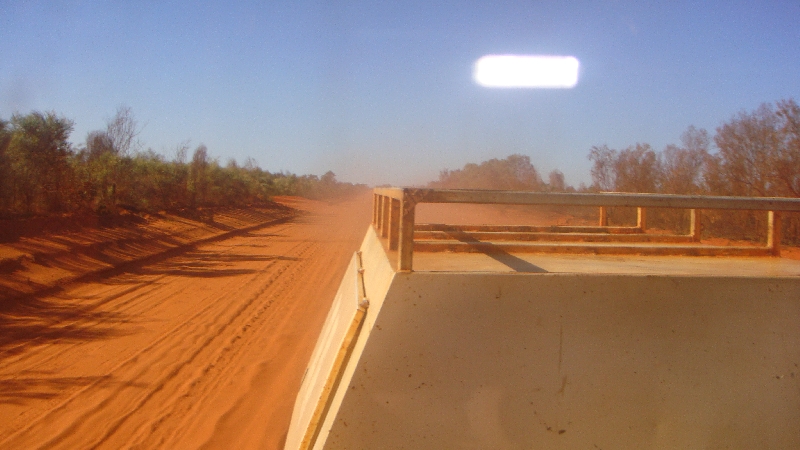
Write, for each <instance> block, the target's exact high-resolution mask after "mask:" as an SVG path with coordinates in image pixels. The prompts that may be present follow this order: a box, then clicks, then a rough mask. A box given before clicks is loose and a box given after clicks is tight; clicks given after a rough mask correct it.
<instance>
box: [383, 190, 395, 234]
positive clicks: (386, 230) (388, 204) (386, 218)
mask: <svg viewBox="0 0 800 450" xmlns="http://www.w3.org/2000/svg"><path fill="white" fill-rule="evenodd" d="M391 202H392V198H391V197H388V196H384V197H383V201H382V202H381V204H382V205H381V237H387V236H389V211H390V209H391Z"/></svg>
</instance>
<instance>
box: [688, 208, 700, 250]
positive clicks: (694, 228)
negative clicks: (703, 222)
mask: <svg viewBox="0 0 800 450" xmlns="http://www.w3.org/2000/svg"><path fill="white" fill-rule="evenodd" d="M689 236H691V237H692V240H693V241H695V242H700V210H699V209H690V210H689Z"/></svg>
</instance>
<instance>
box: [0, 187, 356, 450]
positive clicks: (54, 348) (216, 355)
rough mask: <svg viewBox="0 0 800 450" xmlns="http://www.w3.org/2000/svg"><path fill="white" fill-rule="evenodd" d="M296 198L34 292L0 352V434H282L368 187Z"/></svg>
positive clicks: (70, 438)
mask: <svg viewBox="0 0 800 450" xmlns="http://www.w3.org/2000/svg"><path fill="white" fill-rule="evenodd" d="M289 206H293V207H295V208H298V209H300V210H303V211H305V212H304V213H303V214H301V215H300V216H298V217H297V218H296V219H294V220H293V221H291V222H288V223H283V224H279V225H273V226H268V227H264V228H261V229H258V230H255V231H251V232H249V233H247V234H244V235H240V236H236V237H232V238H230V239H226V240H223V241H219V242H214V243H209V244H204V245H200V246H197V247H196V248H195V249H193V250H191V251H188V252H186V253H184V254H182V255H179V256H176V257H173V258H169V259H165V260H162V261H160V262H158V263H155V264H152V265H145V266H140V267H136V268H134V269H131V270H128V271H126V272H124V273H122V274H119V275H117V276H113V277H110V278H106V279H101V280H97V281H93V282H87V283H80V284H73V285H71V286H69V287H68V288H66V289H64V290H63V291H61V292H58V293H56V294H54V295H53V296H51V297H41V298H38V299H36V301H38V302H41V303H42V304H50V305H52V306H53V307H54V308H58V309H59V310H60V311H62V312H63V311H69V313H68V314H61V315H59V317H60V319H59V320H55V319H54V320H52V321H51V322H49V323H46V324H43V325H42V332H41V333H39V334H38V336H37V337H36V338H33V339H32V340H31V341H29V342H26V343H25V345H24V346H19V347H18V349H17V350H16V351H8V350H7V349H6V351H4V352H3V353H0V424H1V425H0V448H65V449H66V448H127V447H140V448H209V449H214V448H238V449H244V448H267V449H271V448H281V447H282V445H283V440H284V439H285V433H286V431H287V429H288V426H289V420H290V416H291V412H292V407H293V405H294V399H295V396H296V394H297V390H298V389H299V386H300V381H301V377H302V375H303V371H304V370H305V365H306V363H307V361H308V359H309V357H310V355H311V352H312V350H313V347H314V344H315V342H316V339H317V335H318V333H319V330H320V328H321V326H322V323H323V321H324V320H325V317H326V315H327V312H328V308H329V307H330V303H331V301H332V300H333V297H334V294H335V292H336V289H337V288H338V285H339V283H340V281H341V278H342V276H343V274H344V271H345V269H346V265H347V263H348V261H349V259H350V257H351V255H352V253H353V252H354V251H355V250H357V249H358V247H359V245H360V243H361V240H362V239H363V237H364V233H365V232H366V230H367V227H368V225H369V221H370V207H371V197H370V195H368V194H364V195H360V196H358V197H354V198H351V199H348V200H345V201H341V202H338V203H336V204H327V203H323V202H313V201H305V200H295V201H294V203H293V204H290V205H289Z"/></svg>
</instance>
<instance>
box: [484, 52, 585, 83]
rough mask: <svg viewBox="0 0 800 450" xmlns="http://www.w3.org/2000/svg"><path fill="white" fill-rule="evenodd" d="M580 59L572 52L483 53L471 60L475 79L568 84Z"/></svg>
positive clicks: (574, 81)
mask: <svg viewBox="0 0 800 450" xmlns="http://www.w3.org/2000/svg"><path fill="white" fill-rule="evenodd" d="M579 65H580V63H579V62H578V60H577V59H576V58H575V57H572V56H543V55H486V56H483V57H481V58H480V59H478V61H476V62H475V69H474V72H473V77H474V78H475V82H476V83H478V84H480V85H481V86H485V87H498V88H572V87H575V85H576V84H577V83H578V67H579Z"/></svg>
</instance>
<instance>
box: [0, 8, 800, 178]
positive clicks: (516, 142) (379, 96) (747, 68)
mask: <svg viewBox="0 0 800 450" xmlns="http://www.w3.org/2000/svg"><path fill="white" fill-rule="evenodd" d="M798 24H800V2H797V1H785V2H777V1H776V2H770V1H758V2H756V1H753V2H742V1H739V2H736V1H733V2H721V1H720V2H686V3H681V2H663V4H662V3H661V2H659V3H658V4H649V3H648V2H626V1H600V2H557V1H554V2H533V1H528V2H522V1H519V2H465V1H454V2H434V1H420V2H398V3H396V4H395V3H392V2H358V1H333V2H328V1H314V2H263V1H261V2H233V1H227V2H188V1H137V2H125V1H79V0H74V1H8V0H0V118H3V119H6V120H8V119H9V118H10V116H11V114H13V113H14V112H20V113H27V112H29V111H31V110H47V111H49V110H54V111H56V112H57V113H60V114H63V115H64V116H66V117H67V118H69V119H72V120H73V121H74V122H75V131H74V132H73V135H72V141H73V142H74V143H75V144H76V145H80V144H81V143H83V141H84V139H85V137H86V134H87V133H88V132H89V131H92V130H97V129H102V128H103V127H104V123H105V121H106V120H107V119H108V118H109V117H110V116H111V115H113V113H114V112H115V111H116V109H117V107H118V106H120V105H127V106H129V107H131V108H132V110H133V112H134V114H135V115H136V118H137V119H138V120H139V122H140V123H141V124H142V125H143V126H144V127H143V131H142V133H141V135H140V139H141V141H142V142H143V144H144V145H145V146H146V147H151V148H153V149H154V150H155V151H157V152H160V153H163V154H165V155H167V156H168V157H171V156H174V150H175V148H176V147H177V146H178V145H179V144H180V143H182V142H185V141H187V140H190V142H189V143H190V145H191V147H192V148H194V147H195V146H197V145H199V144H201V143H202V144H205V145H206V146H207V147H208V149H209V152H210V153H211V154H212V155H213V156H216V157H219V158H220V160H221V161H222V162H225V161H226V160H227V159H228V158H236V159H237V160H238V161H239V162H240V163H241V162H243V161H244V159H245V158H246V157H248V156H250V157H253V158H254V159H255V160H256V161H257V162H258V164H259V165H260V166H261V167H262V168H264V169H266V170H270V171H280V170H286V171H291V172H295V173H301V174H304V173H313V174H317V175H320V174H322V173H324V172H325V171H327V170H333V171H334V172H335V173H336V174H337V176H338V178H339V179H341V180H346V181H354V182H363V183H368V184H383V183H389V184H396V185H409V184H416V183H423V182H426V181H429V180H431V179H434V178H436V176H437V175H438V172H439V170H441V169H444V168H448V169H456V168H460V167H461V166H463V165H464V164H465V163H468V162H480V161H482V160H485V159H489V158H503V157H505V156H508V155H509V154H512V153H522V154H526V155H529V156H530V157H531V160H532V162H533V163H534V165H536V166H537V168H539V170H540V172H542V174H543V175H545V176H546V174H547V172H549V171H550V170H552V169H555V168H558V169H560V170H561V171H563V172H564V173H565V175H566V179H567V182H568V183H570V184H574V185H577V184H578V183H580V182H586V183H588V182H589V181H590V175H589V168H590V162H589V161H588V160H587V159H586V155H587V154H588V152H589V148H590V147H591V146H592V145H601V144H607V145H609V146H610V147H612V148H621V147H625V146H628V145H631V144H634V143H636V142H647V143H650V144H651V145H653V146H654V147H655V148H657V149H661V148H663V147H664V146H665V145H667V144H669V143H677V142H678V139H679V137H680V134H681V133H682V132H683V131H684V130H685V129H686V128H687V127H688V126H689V125H695V126H697V127H701V128H706V129H708V130H709V131H710V132H713V130H714V129H715V128H716V127H717V126H719V125H720V124H721V123H722V122H723V121H726V120H729V119H730V118H731V117H732V116H733V115H734V114H735V113H737V112H739V111H742V110H748V111H749V110H753V109H755V108H756V107H758V105H759V104H761V103H763V102H774V101H776V100H780V99H785V98H795V99H796V100H800V26H798ZM486 54H545V55H548V54H549V55H571V56H575V57H576V58H578V59H579V60H580V62H581V70H580V78H579V81H578V84H577V86H576V87H575V88H573V89H553V90H535V89H491V88H484V87H480V86H478V85H477V84H475V83H474V82H473V80H472V66H473V63H474V62H475V61H476V60H477V59H478V58H479V57H481V56H483V55H486Z"/></svg>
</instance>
